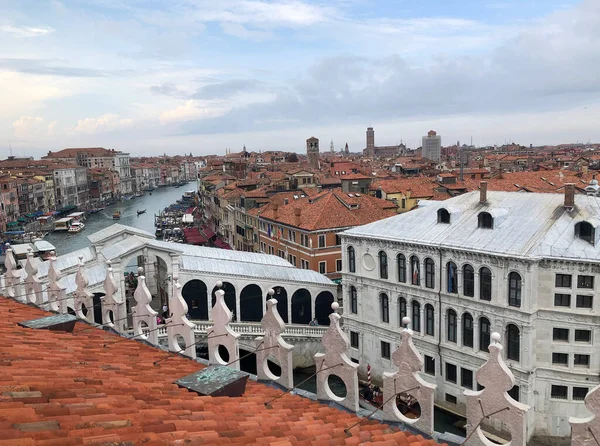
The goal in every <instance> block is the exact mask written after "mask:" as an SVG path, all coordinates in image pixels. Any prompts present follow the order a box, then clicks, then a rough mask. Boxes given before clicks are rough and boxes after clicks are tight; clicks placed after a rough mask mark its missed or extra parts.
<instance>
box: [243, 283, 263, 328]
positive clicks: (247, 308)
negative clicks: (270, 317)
mask: <svg viewBox="0 0 600 446" xmlns="http://www.w3.org/2000/svg"><path fill="white" fill-rule="evenodd" d="M263 308H264V304H263V298H262V289H261V288H260V287H259V286H258V285H256V284H253V283H252V284H250V285H246V286H245V287H244V288H243V289H242V292H241V293H240V321H242V322H260V321H261V319H262V317H263Z"/></svg>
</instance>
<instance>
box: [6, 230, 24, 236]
mask: <svg viewBox="0 0 600 446" xmlns="http://www.w3.org/2000/svg"><path fill="white" fill-rule="evenodd" d="M3 234H4V235H23V234H25V231H6V232H4V233H3Z"/></svg>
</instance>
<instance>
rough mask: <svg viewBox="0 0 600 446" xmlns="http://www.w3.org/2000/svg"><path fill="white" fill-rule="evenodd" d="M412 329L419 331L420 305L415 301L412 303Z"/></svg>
mask: <svg viewBox="0 0 600 446" xmlns="http://www.w3.org/2000/svg"><path fill="white" fill-rule="evenodd" d="M412 329H413V330H414V331H419V332H420V331H421V305H420V304H419V302H417V301H415V300H413V302H412Z"/></svg>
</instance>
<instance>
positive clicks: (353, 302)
mask: <svg viewBox="0 0 600 446" xmlns="http://www.w3.org/2000/svg"><path fill="white" fill-rule="evenodd" d="M350 313H352V314H358V293H357V291H356V287H354V286H351V287H350Z"/></svg>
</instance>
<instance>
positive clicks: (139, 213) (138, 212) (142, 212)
mask: <svg viewBox="0 0 600 446" xmlns="http://www.w3.org/2000/svg"><path fill="white" fill-rule="evenodd" d="M145 212H146V209H143V210H141V211H137V214H138V215H142V214H144V213H145Z"/></svg>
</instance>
